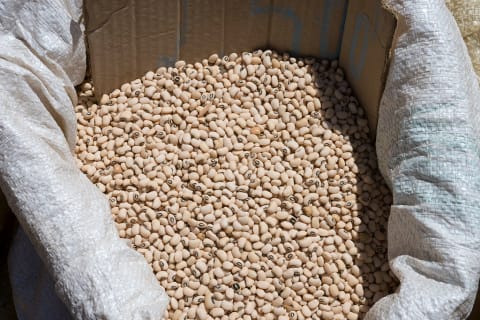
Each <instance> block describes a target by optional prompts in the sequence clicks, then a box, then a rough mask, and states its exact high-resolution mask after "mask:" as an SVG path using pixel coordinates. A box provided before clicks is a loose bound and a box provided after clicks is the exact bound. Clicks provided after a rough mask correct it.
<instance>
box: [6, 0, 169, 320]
mask: <svg viewBox="0 0 480 320" xmlns="http://www.w3.org/2000/svg"><path fill="white" fill-rule="evenodd" d="M81 14H82V3H81V1H69V0H63V1H62V0H43V1H29V0H0V44H1V45H0V146H1V149H0V187H1V190H2V192H3V193H4V194H5V196H6V198H7V201H8V204H9V206H10V207H11V208H12V210H13V212H14V213H15V215H16V217H17V219H18V221H19V222H20V224H21V226H22V228H23V229H24V230H25V232H26V234H27V235H28V238H29V239H30V240H31V242H32V244H33V246H34V248H35V250H36V252H37V253H38V255H39V256H40V257H41V259H42V261H43V263H44V264H45V268H46V270H48V272H49V274H50V275H51V276H52V279H53V284H52V287H53V288H55V291H56V293H57V294H58V296H59V297H60V299H61V300H62V301H63V303H64V305H65V306H66V309H67V310H68V311H69V313H70V315H71V316H72V317H73V318H74V319H82V320H85V319H91V320H96V319H119V320H123V319H125V320H132V319H138V320H140V319H160V318H161V316H162V315H163V312H164V310H165V308H166V306H167V304H168V298H167V296H166V293H165V292H164V290H163V289H162V288H161V287H160V285H159V284H158V281H157V280H156V278H155V276H154V274H153V273H152V271H151V270H150V268H149V267H148V265H147V263H146V261H145V259H144V258H143V256H141V255H140V254H139V253H137V252H135V250H133V249H131V248H129V247H128V245H127V243H126V242H125V241H124V240H122V239H120V238H119V236H118V233H117V230H116V228H115V226H114V224H113V221H112V218H111V215H110V206H109V204H108V202H107V200H106V198H105V196H104V195H103V194H102V193H101V192H100V191H99V190H97V188H96V187H95V186H94V185H93V184H92V183H91V182H90V181H89V180H88V179H87V178H86V177H85V176H84V175H83V174H82V173H81V172H80V170H78V169H77V168H76V164H75V161H74V158H73V153H72V150H73V147H74V145H75V136H76V119H75V113H74V109H73V104H74V103H75V102H76V93H75V90H74V85H75V84H78V83H80V82H81V81H82V80H83V77H84V74H85V64H86V63H85V60H86V55H85V46H84V39H83V30H82V25H81V23H80V22H79V21H80V19H81ZM19 239H21V237H18V236H17V238H16V240H19ZM16 244H17V248H22V247H21V246H18V243H16ZM14 246H15V244H14ZM16 252H17V253H18V254H19V256H17V257H13V261H16V262H17V264H16V265H13V267H14V268H13V269H11V271H12V272H13V273H15V272H17V274H19V273H18V272H19V270H22V268H23V269H28V268H35V267H36V265H35V264H29V262H31V261H32V260H31V257H29V256H27V255H26V253H28V250H17V251H16ZM22 254H23V256H22ZM22 257H23V258H24V259H22ZM10 266H11V267H12V265H10ZM17 280H18V282H15V283H14V284H19V283H22V281H24V282H27V283H28V282H30V284H31V286H32V287H33V288H35V286H36V285H39V284H41V281H42V279H41V278H37V279H35V278H17ZM35 281H38V282H35ZM13 289H14V300H15V304H16V307H17V309H21V311H23V313H22V315H23V316H24V319H39V318H38V314H36V312H35V310H39V309H40V308H44V311H45V308H47V307H51V306H50V305H49V304H44V303H43V299H44V298H45V295H44V293H43V292H42V291H40V292H38V293H37V294H36V295H34V296H32V297H33V298H34V299H33V300H26V296H22V295H21V294H22V293H23V291H22V290H15V287H14V288H13ZM63 308H65V307H63ZM47 311H49V312H50V314H51V317H54V316H55V314H56V309H55V308H53V307H51V309H50V310H47ZM44 314H45V313H44ZM51 317H47V318H44V319H52V318H51Z"/></svg>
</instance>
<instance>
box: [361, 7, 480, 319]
mask: <svg viewBox="0 0 480 320" xmlns="http://www.w3.org/2000/svg"><path fill="white" fill-rule="evenodd" d="M387 5H388V6H390V7H391V9H392V10H393V12H394V13H395V15H396V16H397V19H398V24H397V31H396V37H395V39H394V48H393V52H392V61H391V67H390V71H389V75H388V78H387V82H386V87H385V91H384V94H383V97H382V101H381V105H380V113H379V123H378V130H377V132H378V134H377V146H376V147H377V154H378V161H379V168H380V170H381V172H382V174H383V175H384V177H385V179H386V180H387V183H388V184H389V186H390V188H391V190H392V192H393V205H392V208H391V214H390V218H389V224H388V252H389V260H390V266H391V269H392V271H393V272H394V273H395V274H396V276H397V277H398V278H399V280H400V287H399V288H398V289H397V291H396V293H394V294H392V295H389V296H387V297H385V298H383V299H381V300H379V301H378V302H377V303H376V304H375V305H374V306H373V308H372V309H371V310H370V312H369V313H368V314H367V316H366V319H367V320H373V319H375V320H377V319H378V320H380V319H382V320H386V319H388V320H400V319H405V320H407V319H409V320H410V319H435V320H456V319H465V318H466V317H467V315H468V313H469V312H470V310H471V308H472V306H473V303H474V299H475V293H476V290H477V285H478V278H479V270H480V251H479V248H480V211H479V207H480V205H479V203H480V196H479V193H478V190H480V170H479V168H480V92H479V86H478V82H477V79H476V76H475V73H474V70H473V67H472V64H471V62H470V59H469V57H468V52H467V48H466V46H465V44H464V43H463V41H462V37H461V34H460V31H459V29H458V27H457V25H456V23H455V20H454V18H453V16H452V15H451V13H450V12H449V11H448V9H447V7H446V5H445V2H444V1H441V0H429V1H427V0H419V1H401V0H389V1H388V2H387Z"/></svg>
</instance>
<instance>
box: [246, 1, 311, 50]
mask: <svg viewBox="0 0 480 320" xmlns="http://www.w3.org/2000/svg"><path fill="white" fill-rule="evenodd" d="M270 12H271V13H274V14H278V15H281V16H283V17H284V18H287V19H290V20H291V22H292V24H293V36H292V43H291V45H290V48H291V49H292V52H300V46H301V41H302V30H303V23H302V20H301V19H300V18H299V17H298V15H297V14H296V13H295V11H293V10H292V9H291V8H287V7H277V6H273V7H270V6H268V5H267V6H263V7H262V6H260V5H259V0H250V14H251V15H258V14H267V13H270Z"/></svg>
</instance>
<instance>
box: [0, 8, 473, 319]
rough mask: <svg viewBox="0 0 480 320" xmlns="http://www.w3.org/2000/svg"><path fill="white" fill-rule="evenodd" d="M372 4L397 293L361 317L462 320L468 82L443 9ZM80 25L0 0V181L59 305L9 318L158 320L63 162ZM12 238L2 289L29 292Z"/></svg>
mask: <svg viewBox="0 0 480 320" xmlns="http://www.w3.org/2000/svg"><path fill="white" fill-rule="evenodd" d="M386 4H387V5H388V6H389V7H390V8H391V9H392V11H393V12H394V13H395V15H396V16H397V19H398V28H397V31H396V35H395V39H394V41H393V43H394V45H393V49H392V60H391V65H390V71H389V75H388V78H387V82H386V87H385V92H384V95H383V97H382V101H381V106H380V113H379V123H378V130H377V132H378V135H377V153H378V160H379V166H380V169H381V171H382V174H383V175H384V177H385V179H386V180H387V183H388V184H389V186H390V188H391V189H392V192H393V206H392V209H391V216H390V220H389V225H388V241H389V259H390V262H391V267H392V271H393V272H394V273H395V274H396V275H397V277H398V278H399V280H400V287H399V288H398V290H397V291H396V292H395V293H394V294H392V295H389V296H387V297H385V298H383V299H381V300H380V301H378V302H377V303H376V304H375V305H374V306H373V308H372V309H371V310H370V312H369V313H368V314H367V316H366V319H368V320H377V319H378V320H400V319H402V320H403V319H408V320H411V319H435V320H455V319H464V318H466V316H467V314H468V313H469V312H470V310H471V307H472V305H473V300H474V297H475V292H476V289H477V283H478V279H479V273H480V251H479V250H478V248H480V221H479V220H480V213H479V212H480V210H479V206H480V205H479V203H480V197H479V196H478V190H480V174H479V169H478V168H480V92H479V86H478V82H477V79H476V77H475V74H474V69H473V66H472V63H471V62H470V60H469V57H468V52H467V47H466V46H465V44H464V42H463V40H462V37H461V33H460V30H459V29H458V27H457V25H456V23H455V20H454V18H453V16H452V15H451V14H450V12H449V11H448V9H447V7H446V5H445V2H444V1H441V0H418V1H409V0H388V1H387V3H386ZM80 16H81V3H80V1H71V2H69V1H67V0H65V1H61V0H57V1H55V0H44V1H41V2H40V1H38V2H37V1H26V0H0V43H1V47H0V84H1V85H0V145H1V149H0V186H1V189H2V191H3V192H4V193H5V195H6V197H7V200H8V203H9V205H10V207H11V208H12V209H13V211H14V212H15V214H16V216H17V218H18V220H19V221H20V223H21V225H22V227H23V228H24V230H25V232H26V235H27V236H28V238H29V239H30V240H31V242H32V243H33V245H34V248H35V251H36V252H37V253H38V254H39V256H40V258H41V261H42V262H43V264H44V265H45V268H46V270H48V272H49V274H50V275H51V277H52V279H53V282H52V285H51V286H50V287H51V288H52V289H53V288H54V289H55V291H56V293H57V294H58V296H59V297H60V299H61V300H62V301H63V303H64V306H58V304H57V305H55V303H54V301H53V300H54V297H51V299H50V298H49V297H50V296H48V295H45V294H44V292H39V294H37V295H31V296H28V295H23V296H22V295H21V293H24V292H22V291H21V290H20V291H18V290H17V291H16V292H17V293H18V294H19V295H18V296H17V297H15V298H16V303H17V302H18V303H19V304H17V306H18V305H21V304H20V303H21V302H24V303H25V302H28V303H27V304H26V305H23V307H24V308H23V311H25V312H24V313H23V319H21V320H24V319H39V317H38V316H39V315H45V317H44V319H47V318H48V315H49V314H50V315H54V314H57V315H58V314H65V313H69V314H70V315H72V316H73V318H75V319H115V320H116V319H120V320H123V319H125V320H127V319H128V320H131V319H134V320H135V319H160V318H161V314H163V311H164V309H165V307H166V305H167V302H168V300H167V297H166V295H165V292H164V291H163V290H162V289H161V287H160V286H159V285H158V283H157V281H156V279H155V277H154V276H153V273H152V272H151V271H150V269H149V268H148V266H147V264H146V262H145V261H144V260H143V257H142V256H141V255H139V254H137V253H136V252H135V251H133V250H131V249H130V248H128V246H127V245H126V244H125V242H123V241H122V240H120V239H119V238H118V235H117V232H116V230H115V227H114V225H113V223H112V221H111V217H110V213H109V205H108V203H107V202H106V200H105V197H104V196H103V195H102V194H101V193H100V191H98V190H97V189H96V188H95V187H94V186H93V185H92V184H91V183H90V182H89V181H88V180H87V178H86V177H85V176H83V175H82V174H81V173H80V171H79V170H77V168H76V167H75V162H74V160H73V156H72V150H73V145H74V142H75V115H74V112H73V107H72V104H73V103H74V102H75V91H74V88H73V85H75V84H77V83H79V82H80V81H81V80H82V78H83V76H84V70H85V47H84V45H83V35H82V28H81V24H80V23H79V20H80ZM25 239H26V237H25V235H23V234H22V233H21V232H20V233H19V234H18V235H17V237H16V240H15V243H14V245H13V248H12V251H13V252H16V253H17V256H14V257H13V258H12V259H11V261H12V263H11V266H13V267H14V268H15V270H16V271H18V272H17V275H24V276H25V277H23V278H21V277H18V278H16V279H17V280H18V282H16V283H14V285H15V284H16V285H18V286H21V285H22V284H23V283H27V284H28V283H30V284H31V285H32V286H35V285H40V286H41V284H40V283H41V282H42V281H43V282H45V281H46V280H45V279H34V280H36V281H37V282H34V281H32V279H31V278H29V277H28V275H29V271H31V269H32V268H39V265H41V264H40V263H39V261H34V260H28V259H23V258H24V257H27V255H29V254H30V256H32V254H31V253H30V251H29V250H30V249H31V248H29V247H28V246H23V245H22V244H25V242H26V240H25ZM22 254H23V256H22ZM32 261H33V263H30V262H32ZM22 271H23V273H22ZM47 280H48V279H47ZM46 282H47V284H46V285H45V286H44V287H46V288H47V289H46V290H47V291H48V288H49V285H48V281H46ZM29 297H33V299H32V298H31V299H28V298H29ZM42 298H44V299H42ZM59 310H60V311H59ZM65 310H66V311H65ZM56 312H59V313H56ZM61 312H63V313H61ZM48 319H54V318H53V316H52V317H50V318H48ZM59 319H60V318H59Z"/></svg>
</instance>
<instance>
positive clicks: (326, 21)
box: [319, 0, 347, 59]
mask: <svg viewBox="0 0 480 320" xmlns="http://www.w3.org/2000/svg"><path fill="white" fill-rule="evenodd" d="M338 8H341V10H342V12H343V17H342V22H341V30H340V32H339V37H338V39H337V41H336V43H337V47H336V48H332V47H330V46H329V43H328V35H329V33H330V26H331V23H332V15H333V13H334V11H335V10H338ZM346 18H347V0H342V1H340V0H324V7H323V15H322V18H321V20H320V33H319V34H320V53H319V56H320V57H322V58H328V59H334V58H338V56H339V55H340V44H341V39H342V37H343V29H344V25H345V19H346Z"/></svg>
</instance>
